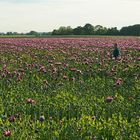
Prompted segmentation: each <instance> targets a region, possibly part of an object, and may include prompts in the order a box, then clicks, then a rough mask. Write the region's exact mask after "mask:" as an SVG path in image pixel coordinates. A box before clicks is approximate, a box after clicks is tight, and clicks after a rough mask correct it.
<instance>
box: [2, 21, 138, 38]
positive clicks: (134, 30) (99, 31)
mask: <svg viewBox="0 0 140 140" xmlns="http://www.w3.org/2000/svg"><path fill="white" fill-rule="evenodd" d="M0 35H7V36H13V35H15V36H18V35H19V36H22V35H25V36H28V35H29V36H36V37H42V36H48V35H49V36H50V35H52V36H53V35H113V36H117V35H118V36H119V35H123V36H140V24H135V25H132V26H126V27H122V28H121V29H120V30H118V29H117V27H112V28H107V27H103V26H101V25H96V26H93V25H92V24H90V23H87V24H85V25H84V26H78V27H76V28H71V26H67V27H65V26H61V27H60V28H59V29H55V30H53V31H52V32H36V31H30V32H28V33H17V32H7V33H0Z"/></svg>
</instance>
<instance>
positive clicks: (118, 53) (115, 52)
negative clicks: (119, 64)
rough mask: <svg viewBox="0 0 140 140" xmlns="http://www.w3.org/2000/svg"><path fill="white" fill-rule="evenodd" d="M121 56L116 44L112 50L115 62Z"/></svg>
mask: <svg viewBox="0 0 140 140" xmlns="http://www.w3.org/2000/svg"><path fill="white" fill-rule="evenodd" d="M120 55H121V52H120V49H119V48H118V45H117V43H115V44H114V50H113V57H114V58H115V60H116V59H117V58H118V57H119V56H120Z"/></svg>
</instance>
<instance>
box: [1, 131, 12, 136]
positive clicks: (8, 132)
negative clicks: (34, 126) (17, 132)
mask: <svg viewBox="0 0 140 140" xmlns="http://www.w3.org/2000/svg"><path fill="white" fill-rule="evenodd" d="M3 134H4V136H5V137H10V136H11V135H12V132H11V131H10V130H5V131H4V133H3Z"/></svg>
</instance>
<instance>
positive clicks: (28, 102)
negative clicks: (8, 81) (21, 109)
mask: <svg viewBox="0 0 140 140" xmlns="http://www.w3.org/2000/svg"><path fill="white" fill-rule="evenodd" d="M26 102H27V104H33V103H34V102H35V101H34V100H33V99H32V98H29V99H27V100H26Z"/></svg>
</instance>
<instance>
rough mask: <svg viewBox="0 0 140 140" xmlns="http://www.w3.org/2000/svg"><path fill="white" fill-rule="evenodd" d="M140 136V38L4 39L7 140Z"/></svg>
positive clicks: (3, 139)
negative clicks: (117, 51) (115, 51)
mask: <svg viewBox="0 0 140 140" xmlns="http://www.w3.org/2000/svg"><path fill="white" fill-rule="evenodd" d="M114 43H117V44H118V47H119V49H120V51H121V55H120V56H119V57H118V58H117V59H114V57H113V56H112V51H113V47H112V46H113V44H114ZM139 139H140V39H139V38H134V37H126V38H123V37H91V38H88V37H87V38H0V140H139Z"/></svg>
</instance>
